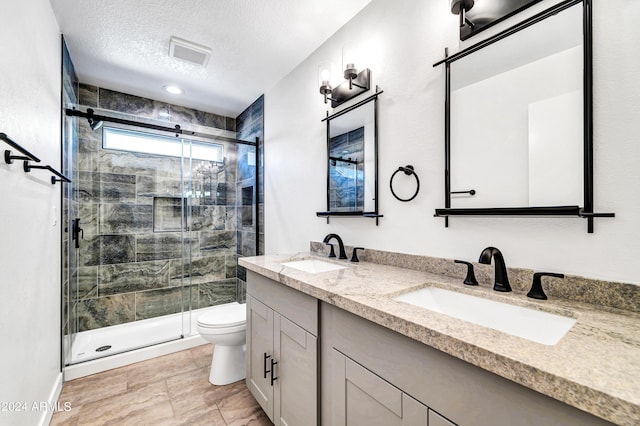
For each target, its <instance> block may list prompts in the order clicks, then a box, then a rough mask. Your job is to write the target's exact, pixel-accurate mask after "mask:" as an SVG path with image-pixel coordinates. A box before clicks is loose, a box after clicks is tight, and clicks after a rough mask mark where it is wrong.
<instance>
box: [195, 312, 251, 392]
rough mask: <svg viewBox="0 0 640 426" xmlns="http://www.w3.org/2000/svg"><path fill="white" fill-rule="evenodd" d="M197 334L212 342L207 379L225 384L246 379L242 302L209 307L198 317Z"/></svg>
mask: <svg viewBox="0 0 640 426" xmlns="http://www.w3.org/2000/svg"><path fill="white" fill-rule="evenodd" d="M198 333H200V335H201V336H202V337H203V338H204V339H205V340H206V341H208V342H211V343H213V345H214V348H213V360H212V361H211V372H210V374H209V382H211V383H212V384H214V385H228V384H229V383H233V382H237V381H238V380H242V379H244V378H245V374H246V373H245V370H246V366H245V351H246V345H245V343H246V338H247V308H246V305H245V304H240V303H237V302H234V303H229V304H226V305H220V306H216V307H213V308H211V309H210V310H208V311H207V312H205V313H204V314H202V315H200V316H199V317H198Z"/></svg>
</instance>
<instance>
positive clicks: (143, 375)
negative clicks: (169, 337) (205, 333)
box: [125, 351, 199, 390]
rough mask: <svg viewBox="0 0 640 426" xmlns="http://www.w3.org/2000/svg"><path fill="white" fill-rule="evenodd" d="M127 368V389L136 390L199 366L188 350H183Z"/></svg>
mask: <svg viewBox="0 0 640 426" xmlns="http://www.w3.org/2000/svg"><path fill="white" fill-rule="evenodd" d="M125 368H126V370H127V389H128V390H134V389H136V388H139V387H141V386H144V385H145V384H148V383H152V382H153V381H157V380H164V379H166V378H168V377H172V376H175V375H177V374H181V373H185V372H187V371H192V370H195V369H197V368H199V367H198V365H197V364H196V363H195V362H194V361H193V358H192V357H191V355H190V354H189V353H188V351H181V352H176V353H173V354H169V355H165V356H161V357H158V358H154V359H150V360H147V361H143V362H138V363H136V364H132V365H130V366H127V367H125Z"/></svg>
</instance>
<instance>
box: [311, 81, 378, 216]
mask: <svg viewBox="0 0 640 426" xmlns="http://www.w3.org/2000/svg"><path fill="white" fill-rule="evenodd" d="M380 93H382V91H378V92H376V93H375V94H374V95H372V96H370V97H368V98H366V99H364V100H362V101H360V102H358V103H356V104H354V105H352V106H351V107H348V108H346V109H343V110H341V111H339V112H337V113H334V114H332V115H330V116H327V117H326V118H325V119H324V120H323V121H325V122H326V126H327V133H326V134H327V159H326V161H327V194H326V199H327V210H326V211H324V212H317V213H316V215H317V216H319V217H326V218H327V219H328V218H329V217H330V216H354V217H358V216H359V217H371V218H375V219H376V225H377V224H378V218H380V217H382V215H380V214H379V212H378V126H377V115H378V114H377V109H378V96H379V95H380Z"/></svg>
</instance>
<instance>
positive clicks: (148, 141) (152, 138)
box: [102, 127, 223, 162]
mask: <svg viewBox="0 0 640 426" xmlns="http://www.w3.org/2000/svg"><path fill="white" fill-rule="evenodd" d="M183 141H184V139H181V138H176V137H167V136H161V135H156V134H153V133H145V132H138V131H134V130H127V129H119V128H115V127H105V128H104V130H103V132H102V147H103V148H104V149H113V150H118V151H129V152H141V153H144V154H155V155H162V156H168V157H183V156H184V157H189V156H190V157H191V158H192V159H194V160H206V161H215V162H221V161H222V160H223V150H222V145H220V144H215V143H206V142H198V141H193V140H190V141H188V142H189V143H188V144H184V145H183V143H182V142H183ZM183 147H184V150H185V151H184V152H183ZM189 148H190V149H191V155H189Z"/></svg>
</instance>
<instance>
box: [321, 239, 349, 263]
mask: <svg viewBox="0 0 640 426" xmlns="http://www.w3.org/2000/svg"><path fill="white" fill-rule="evenodd" d="M332 238H333V239H335V240H336V241H337V242H338V247H339V248H340V257H339V259H346V258H347V253H345V251H344V244H343V243H342V238H340V236H339V235H338V234H328V235H327V236H326V237H324V240H322V242H323V243H325V244H329V241H331V239H332ZM329 246H330V247H331V252H330V253H329V257H336V253H335V252H334V251H333V245H332V244H329Z"/></svg>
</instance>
